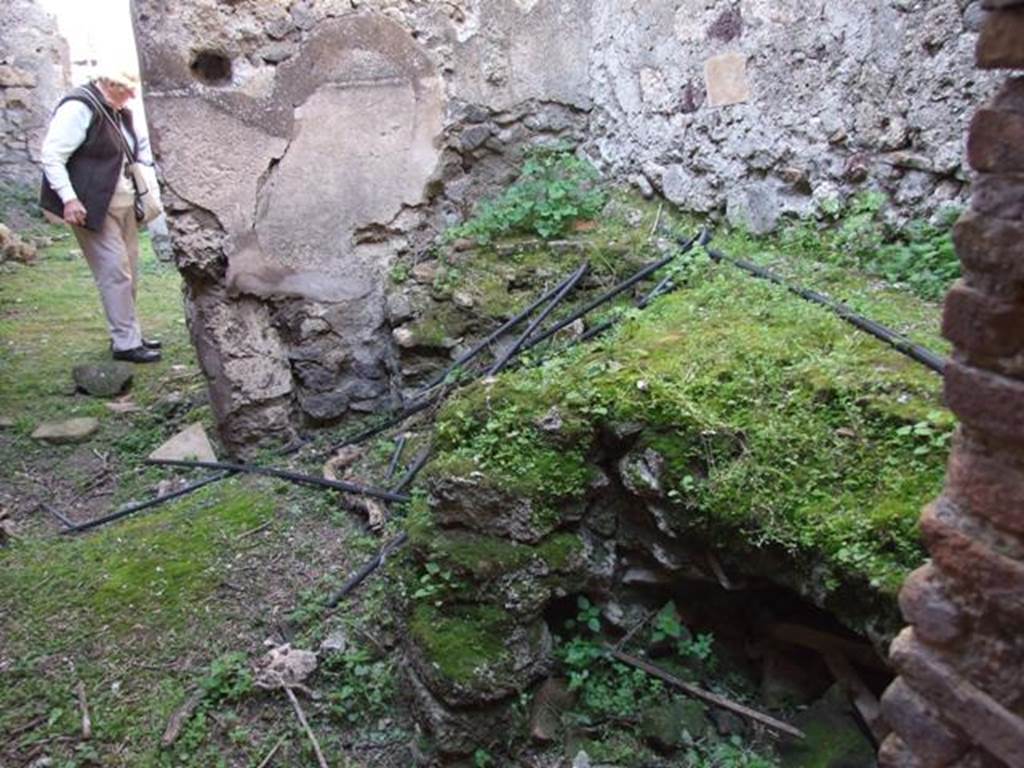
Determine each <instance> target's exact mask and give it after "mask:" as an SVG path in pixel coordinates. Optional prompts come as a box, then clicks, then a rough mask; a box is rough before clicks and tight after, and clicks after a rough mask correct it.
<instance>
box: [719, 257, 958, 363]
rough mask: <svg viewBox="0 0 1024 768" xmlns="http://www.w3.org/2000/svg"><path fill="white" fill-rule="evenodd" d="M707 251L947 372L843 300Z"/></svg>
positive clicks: (932, 356) (933, 357)
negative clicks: (824, 308) (837, 299)
mask: <svg viewBox="0 0 1024 768" xmlns="http://www.w3.org/2000/svg"><path fill="white" fill-rule="evenodd" d="M707 252H708V256H710V257H711V258H712V259H714V260H715V261H724V262H726V263H728V264H732V265H733V266H734V267H738V268H739V269H742V270H743V271H745V272H748V273H750V274H751V275H753V276H754V277H758V278H761V279H762V280H767V281H769V282H771V283H774V284H775V285H778V286H781V287H783V288H785V289H786V290H787V291H789V292H790V293H793V294H795V295H797V296H799V297H800V298H802V299H805V300H806V301H810V302H812V303H814V304H819V305H821V306H823V307H826V308H828V309H830V310H832V312H834V313H835V314H836V315H838V316H839V317H841V318H842V319H843V320H845V321H846V322H848V323H850V324H851V325H853V326H854V327H856V328H859V329H860V330H862V331H864V332H866V333H869V334H871V335H872V336H874V337H875V338H876V339H879V340H881V341H884V342H885V343H886V344H888V345H889V346H891V347H892V348H893V349H895V350H896V351H897V352H900V353H902V354H904V355H906V356H907V357H909V358H911V359H912V360H915V361H917V362H919V363H921V364H922V365H924V366H925V367H927V368H930V369H931V370H932V371H934V372H935V373H937V374H939V375H940V376H941V375H942V374H944V373H945V370H946V358H944V357H941V356H940V355H937V354H935V353H934V352H932V351H931V350H929V349H926V348H925V347H922V346H920V345H919V344H915V343H914V342H912V341H911V340H910V339H908V338H907V337H906V336H903V335H902V334H899V333H897V332H896V331H894V330H892V329H891V328H887V327H886V326H884V325H882V324H881V323H876V322H875V321H874V320H870V319H868V318H866V317H864V316H863V315H860V314H858V313H857V312H854V311H853V309H852V308H851V307H850V306H849V305H847V304H844V303H843V302H841V301H836V300H835V299H832V298H830V297H828V296H826V295H825V294H823V293H818V291H814V290H811V289H810V288H802V287H800V286H798V285H792V284H790V283H789V282H787V281H786V280H784V279H783V278H782V277H780V276H779V275H777V274H776V273H774V272H772V271H771V270H769V269H766V268H765V267H762V266H761V265H759V264H754V263H753V262H750V261H747V260H745V259H737V258H734V257H731V256H726V255H725V254H724V253H722V252H721V251H717V250H715V249H714V248H708V249H707Z"/></svg>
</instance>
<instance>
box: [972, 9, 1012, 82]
mask: <svg viewBox="0 0 1024 768" xmlns="http://www.w3.org/2000/svg"><path fill="white" fill-rule="evenodd" d="M975 59H976V60H977V64H978V67H980V68H981V69H1024V9H1021V8H1009V7H1007V8H1005V9H1003V10H996V11H993V12H992V13H991V14H989V16H988V18H987V19H985V23H984V24H983V25H982V27H981V35H979V37H978V45H977V48H976V49H975Z"/></svg>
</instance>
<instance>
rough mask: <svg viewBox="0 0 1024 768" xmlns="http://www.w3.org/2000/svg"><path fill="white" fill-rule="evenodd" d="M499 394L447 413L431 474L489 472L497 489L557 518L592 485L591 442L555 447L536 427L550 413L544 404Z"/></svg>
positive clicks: (478, 395)
mask: <svg viewBox="0 0 1024 768" xmlns="http://www.w3.org/2000/svg"><path fill="white" fill-rule="evenodd" d="M494 394H497V393H494V392H491V391H490V390H489V388H488V386H487V385H478V386H475V387H473V388H472V391H470V392H468V393H467V394H466V396H465V399H463V398H459V399H458V400H457V401H456V402H455V403H453V404H452V405H451V406H448V407H446V408H444V409H443V410H442V413H441V414H440V415H439V418H438V422H437V435H438V440H439V444H440V446H441V451H440V452H439V453H438V458H437V459H436V460H435V461H434V462H433V466H432V468H431V473H432V474H434V475H439V474H440V475H444V474H449V475H461V476H466V475H468V474H469V473H471V472H485V473H487V476H488V481H489V482H491V483H493V485H494V487H496V488H498V489H500V490H502V491H506V492H508V493H512V494H516V495H518V496H523V497H526V498H529V499H531V500H532V501H533V502H535V504H534V508H535V509H536V510H537V514H539V515H542V516H543V515H545V514H557V513H556V512H553V510H554V507H555V506H556V505H558V504H561V503H565V502H568V501H571V500H573V499H578V498H580V497H582V495H583V493H584V491H585V489H586V486H587V483H588V482H589V480H590V477H591V473H592V469H591V467H590V465H589V464H588V462H587V461H586V457H585V450H586V448H587V444H586V442H585V441H583V439H582V437H581V436H576V439H577V440H579V441H580V442H579V443H577V444H569V445H556V444H553V443H552V441H551V440H550V439H548V437H547V436H546V435H545V434H544V433H543V432H542V431H541V430H540V429H539V428H538V427H537V425H536V423H535V422H536V421H538V420H539V419H540V417H541V416H542V415H543V414H544V412H545V409H544V407H543V402H542V401H541V400H537V399H531V398H525V399H521V398H518V397H516V395H515V392H514V391H513V392H512V394H511V396H510V397H505V396H504V395H499V396H498V397H497V398H494V397H492V395H494ZM587 437H589V434H588V435H587Z"/></svg>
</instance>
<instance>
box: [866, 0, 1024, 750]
mask: <svg viewBox="0 0 1024 768" xmlns="http://www.w3.org/2000/svg"><path fill="white" fill-rule="evenodd" d="M982 4H983V5H984V6H985V7H986V8H987V9H988V17H987V19H986V20H985V22H984V27H983V30H982V33H981V36H980V39H979V42H978V50H977V59H978V66H979V67H982V68H987V69H1009V70H1012V69H1017V70H1024V0H984V2H983V3H982ZM1022 74H1024V73H1022ZM967 154H968V160H969V162H970V164H971V166H972V168H973V169H974V170H975V171H976V172H977V174H978V175H977V179H976V182H975V186H974V188H973V200H972V205H971V210H970V211H968V212H967V213H965V214H964V216H963V217H962V218H961V220H960V222H959V223H958V224H957V229H956V245H957V252H958V254H959V256H960V260H961V262H962V264H963V273H964V277H963V279H962V280H960V281H959V282H958V283H957V284H956V285H955V286H954V287H953V289H952V290H951V291H950V293H949V296H948V297H947V299H946V306H945V313H944V317H943V333H944V334H945V335H946V337H947V338H948V339H950V341H952V342H953V344H954V345H955V348H956V349H955V354H954V359H953V361H952V362H951V363H950V365H949V368H948V369H947V372H946V400H947V403H948V404H949V407H950V408H951V409H952V410H953V411H954V412H955V413H956V415H957V416H958V418H959V419H960V422H961V427H960V430H959V433H958V435H957V438H956V440H955V441H954V447H953V452H952V455H951V457H950V463H949V470H948V473H947V478H946V487H945V491H944V493H943V495H942V496H941V497H940V498H939V499H938V500H937V501H935V502H934V503H933V504H931V505H930V506H928V507H927V508H926V509H925V510H924V513H923V515H922V530H923V533H924V536H925V540H926V543H927V545H928V549H929V551H930V553H931V557H932V561H931V563H930V564H929V565H926V566H924V567H923V568H920V569H919V570H917V571H915V572H914V573H913V574H912V575H911V576H910V578H909V579H908V580H907V583H906V584H905V585H904V587H903V591H902V593H901V595H900V605H901V607H902V609H903V615H904V617H905V619H906V620H907V622H908V623H909V624H910V626H909V627H907V628H906V629H904V630H903V632H902V633H901V634H900V635H899V637H897V639H896V640H895V641H894V642H893V644H892V648H891V652H890V653H891V660H892V663H893V665H894V666H895V668H896V670H897V671H898V673H899V675H900V676H899V677H898V678H897V679H896V681H895V682H894V683H893V684H892V685H891V686H890V687H889V689H888V690H887V691H886V693H885V696H884V697H883V700H882V705H883V714H884V716H885V718H886V720H887V721H888V723H889V725H890V726H891V727H892V729H893V730H892V733H891V734H890V735H889V737H888V738H887V739H886V740H885V742H884V743H883V745H882V749H881V752H880V755H879V762H880V763H881V765H882V766H883V767H884V768H946V767H947V766H948V767H951V768H952V767H954V766H955V767H956V768H988V767H989V766H992V767H995V766H1011V767H1012V768H1024V76H1019V75H1018V76H1016V77H1014V76H1011V77H1010V78H1008V80H1007V81H1006V83H1005V84H1004V85H1003V87H1002V88H1001V90H1000V91H999V93H998V95H997V96H996V97H995V98H994V99H993V100H992V102H991V103H989V104H987V105H985V106H984V107H982V108H981V109H979V110H978V112H977V114H976V115H975V117H974V121H973V123H972V125H971V128H970V133H969V135H968V141H967Z"/></svg>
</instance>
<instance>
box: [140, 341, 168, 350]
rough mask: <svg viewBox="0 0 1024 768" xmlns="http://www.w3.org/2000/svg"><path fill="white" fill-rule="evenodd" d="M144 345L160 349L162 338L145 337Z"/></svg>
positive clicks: (147, 347) (148, 347)
mask: <svg viewBox="0 0 1024 768" xmlns="http://www.w3.org/2000/svg"><path fill="white" fill-rule="evenodd" d="M142 346H144V347H145V348H146V349H160V348H161V347H162V346H163V344H162V343H161V342H160V339H143V340H142Z"/></svg>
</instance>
